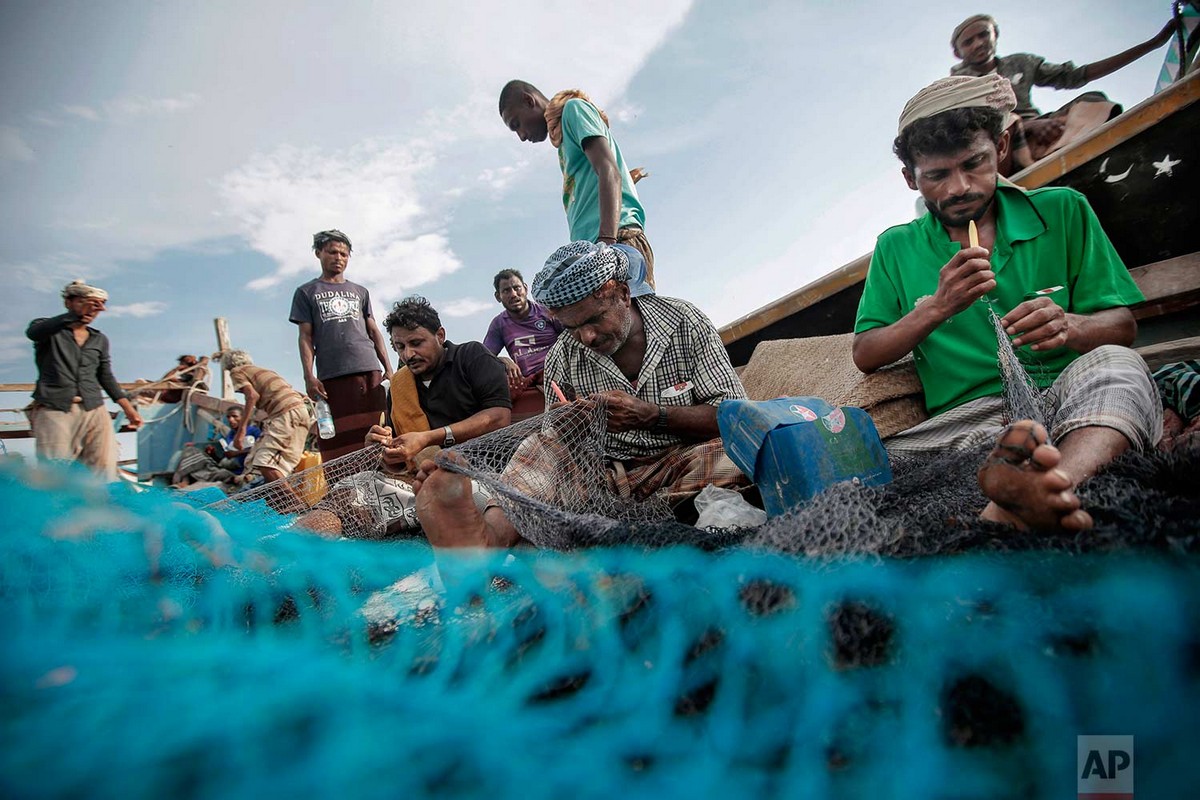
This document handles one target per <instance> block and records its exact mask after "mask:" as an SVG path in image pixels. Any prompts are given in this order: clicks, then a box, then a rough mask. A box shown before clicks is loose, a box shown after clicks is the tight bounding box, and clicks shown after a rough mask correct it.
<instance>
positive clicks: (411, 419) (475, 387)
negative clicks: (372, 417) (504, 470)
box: [299, 297, 512, 536]
mask: <svg viewBox="0 0 1200 800" xmlns="http://www.w3.org/2000/svg"><path fill="white" fill-rule="evenodd" d="M383 324H384V329H385V330H386V331H387V334H388V336H389V337H390V338H391V340H392V349H393V350H395V351H396V355H397V356H399V359H400V363H401V365H402V366H401V367H400V368H399V369H397V370H396V372H395V373H394V374H393V375H392V379H391V392H390V394H389V402H388V405H387V409H386V411H385V413H384V420H383V425H375V426H373V427H372V428H371V430H370V432H369V433H368V434H367V443H368V444H369V443H373V442H378V443H380V444H382V445H383V450H382V453H381V459H382V462H383V464H382V467H383V469H382V470H379V471H376V472H364V473H358V474H356V475H353V476H351V477H350V478H347V479H345V480H343V481H341V482H339V483H338V484H336V485H335V486H334V487H333V489H331V490H330V492H329V495H328V496H327V497H326V498H325V500H323V501H322V502H321V503H320V504H319V505H318V506H317V508H316V509H314V510H313V511H311V512H309V513H308V514H306V515H305V516H304V517H303V518H302V519H301V520H300V523H299V524H300V525H302V526H303V527H306V528H309V529H311V530H314V531H317V532H319V533H323V534H327V535H341V534H347V535H376V536H383V535H386V534H388V533H397V532H403V531H410V532H412V531H415V530H416V529H417V528H418V527H419V525H420V523H419V522H418V521H417V518H416V512H415V511H414V509H413V502H412V501H413V494H412V488H411V486H410V485H409V483H408V476H411V475H412V474H413V473H415V472H416V464H417V463H418V461H419V459H418V454H420V453H421V452H422V451H424V450H426V449H428V448H431V447H435V446H436V447H451V446H453V445H455V444H457V443H461V442H465V441H468V440H470V439H474V438H475V437H477V436H482V435H484V434H485V433H491V432H492V431H494V430H498V429H499V428H503V427H505V426H506V425H508V424H509V422H510V421H511V419H512V400H511V399H510V398H509V394H508V373H507V371H506V370H505V369H504V365H503V364H502V363H501V362H500V360H499V359H497V358H496V357H495V356H494V355H492V354H491V353H490V352H489V351H488V350H487V349H486V348H485V347H484V346H483V345H482V344H480V343H479V342H463V343H462V344H454V343H453V342H448V341H446V329H445V328H443V327H442V323H441V319H440V318H439V317H438V313H437V311H435V310H434V309H433V307H432V306H430V305H429V301H427V300H426V299H425V298H423V297H410V298H408V299H407V300H404V301H402V302H399V303H396V304H395V306H393V308H392V312H391V313H390V314H388V316H387V318H386V319H385V320H384V323H383ZM480 502H486V500H485V499H484V498H480Z"/></svg>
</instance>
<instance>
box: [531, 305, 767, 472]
mask: <svg viewBox="0 0 1200 800" xmlns="http://www.w3.org/2000/svg"><path fill="white" fill-rule="evenodd" d="M633 302H634V303H635V304H637V308H638V310H639V311H640V312H641V314H642V321H643V323H644V324H645V328H646V355H645V356H644V358H643V360H642V368H641V371H640V373H639V374H638V379H637V382H636V385H635V384H634V383H631V382H630V381H629V379H628V378H626V377H625V375H624V374H622V372H621V370H620V369H619V368H618V367H617V365H616V364H615V363H614V362H613V360H612V359H611V358H609V357H608V356H602V355H600V354H598V353H596V352H595V351H593V350H589V349H588V348H586V347H584V346H583V345H582V344H580V343H579V342H578V341H576V339H575V337H573V336H570V335H564V336H560V337H559V339H558V342H557V343H556V344H555V345H554V347H553V348H552V349H551V350H550V353H549V354H548V355H547V356H546V383H547V385H548V384H549V382H550V381H551V380H553V381H556V382H557V383H558V384H559V385H560V386H571V387H573V388H574V389H575V392H576V393H577V394H578V396H579V397H586V396H587V395H590V394H595V393H597V392H605V391H609V390H611V389H617V390H619V391H622V392H625V393H627V394H631V395H633V396H634V397H637V398H638V399H639V400H645V401H646V402H647V403H654V404H655V405H661V406H694V405H700V404H701V403H705V404H708V405H711V406H715V405H719V404H720V403H721V401H722V400H725V399H740V398H743V397H745V396H746V390H745V389H743V388H742V382H741V380H740V379H739V378H738V376H737V373H736V372H734V371H733V365H732V364H730V363H729V355H728V354H727V353H726V352H725V346H724V345H722V344H721V337H720V336H719V335H718V334H717V329H716V328H715V327H713V324H712V322H711V321H710V320H709V319H708V317H706V316H704V314H703V313H702V312H701V311H700V309H698V308H696V307H695V306H694V305H692V304H691V303H688V302H686V301H684V300H677V299H675V298H673V297H659V296H658V295H643V296H641V297H635V298H633ZM549 399H550V394H549V393H547V400H548V401H549ZM683 443H684V439H682V438H681V437H679V436H675V435H672V434H668V433H654V432H652V431H641V430H639V431H624V432H621V433H611V432H610V433H608V434H606V436H605V442H604V450H605V454H606V455H607V456H608V457H609V458H611V459H614V460H617V461H628V460H630V459H633V458H646V457H651V456H657V455H659V454H661V453H662V452H663V451H664V450H666V449H667V448H670V447H674V446H676V445H679V444H683Z"/></svg>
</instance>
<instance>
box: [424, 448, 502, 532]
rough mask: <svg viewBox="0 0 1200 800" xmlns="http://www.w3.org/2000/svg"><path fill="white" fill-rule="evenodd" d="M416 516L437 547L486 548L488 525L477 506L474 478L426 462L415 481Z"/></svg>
mask: <svg viewBox="0 0 1200 800" xmlns="http://www.w3.org/2000/svg"><path fill="white" fill-rule="evenodd" d="M412 486H413V493H414V494H416V496H417V518H418V519H420V520H421V527H422V528H423V529H424V531H425V535H426V537H428V539H429V543H430V544H431V545H433V546H434V547H487V546H488V537H487V526H486V524H485V523H484V521H483V515H482V514H480V513H479V508H478V507H476V505H475V499H474V497H473V495H472V490H471V479H470V478H468V477H467V476H465V475H460V474H458V473H457V472H451V471H450V470H446V469H439V468H438V466H437V464H435V463H433V462H432V461H423V462H422V463H421V470H420V472H418V473H417V477H416V478H415V479H414V480H413V482H412Z"/></svg>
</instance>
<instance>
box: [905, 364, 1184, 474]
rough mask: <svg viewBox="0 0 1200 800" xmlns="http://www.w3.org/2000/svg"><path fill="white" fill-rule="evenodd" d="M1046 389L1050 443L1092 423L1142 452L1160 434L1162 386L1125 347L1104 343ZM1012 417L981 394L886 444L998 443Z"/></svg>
mask: <svg viewBox="0 0 1200 800" xmlns="http://www.w3.org/2000/svg"><path fill="white" fill-rule="evenodd" d="M1046 392H1047V394H1048V396H1049V397H1050V398H1051V399H1052V405H1051V408H1052V415H1051V416H1052V418H1053V424H1052V425H1051V428H1050V440H1051V441H1052V442H1058V441H1059V440H1061V439H1062V438H1063V437H1065V436H1066V435H1067V434H1068V433H1071V432H1072V431H1075V430H1079V429H1080V428H1089V427H1104V428H1113V429H1115V430H1118V431H1120V432H1121V433H1123V434H1125V437H1126V438H1127V439H1129V441H1130V443H1131V444H1132V446H1133V448H1134V449H1135V450H1139V451H1144V450H1149V449H1151V448H1153V447H1154V445H1155V444H1156V443H1157V442H1158V440H1159V439H1160V438H1161V437H1162V425H1163V413H1162V402H1161V401H1160V400H1159V396H1158V389H1157V388H1156V387H1155V385H1154V381H1153V380H1152V379H1151V377H1150V371H1149V369H1147V367H1146V362H1145V361H1143V360H1142V357H1141V356H1139V355H1138V354H1137V353H1135V352H1134V351H1133V350H1130V349H1129V348H1127V347H1118V346H1117V345H1105V346H1103V347H1098V348H1096V349H1095V350H1092V351H1091V352H1090V353H1086V354H1084V355H1082V356H1080V357H1079V358H1077V359H1075V360H1074V361H1072V362H1071V364H1070V365H1069V366H1068V367H1067V368H1066V369H1064V370H1063V371H1062V373H1061V374H1060V375H1059V376H1058V379H1057V380H1055V381H1054V383H1053V384H1052V385H1051V386H1050V387H1049V388H1048V389H1047V390H1046ZM1009 421H1010V420H1007V419H1005V413H1004V398H1003V397H999V396H994V397H981V398H979V399H977V400H972V401H971V402H969V403H964V404H962V405H961V406H956V407H955V408H952V409H950V410H949V411H945V412H942V413H941V414H938V415H937V416H934V417H930V418H929V419H927V420H925V421H924V422H922V423H921V424H919V425H916V426H914V427H912V428H909V429H908V430H906V431H904V432H902V433H898V434H896V435H895V436H890V437H888V438H887V439H885V440H884V445H885V446H886V447H887V449H888V454H889V455H891V456H893V457H895V456H907V455H917V454H920V453H925V452H929V451H931V450H969V449H974V448H977V447H981V446H983V445H985V444H991V443H993V442H995V441H996V438H997V437H998V436H999V435H1000V432H1001V431H1002V430H1003V429H1004V426H1005V425H1007V424H1008V422H1009Z"/></svg>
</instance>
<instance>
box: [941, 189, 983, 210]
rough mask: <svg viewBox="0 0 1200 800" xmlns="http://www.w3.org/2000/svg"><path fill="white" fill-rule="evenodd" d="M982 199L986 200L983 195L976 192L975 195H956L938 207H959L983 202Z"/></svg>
mask: <svg viewBox="0 0 1200 800" xmlns="http://www.w3.org/2000/svg"><path fill="white" fill-rule="evenodd" d="M982 199H984V196H983V195H982V194H979V193H978V192H975V193H973V194H960V195H956V196H954V197H950V198H947V199H946V200H944V201H942V202H941V203H939V204H938V207H939V208H949V207H950V206H956V205H959V204H962V203H974V202H976V201H977V200H982Z"/></svg>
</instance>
